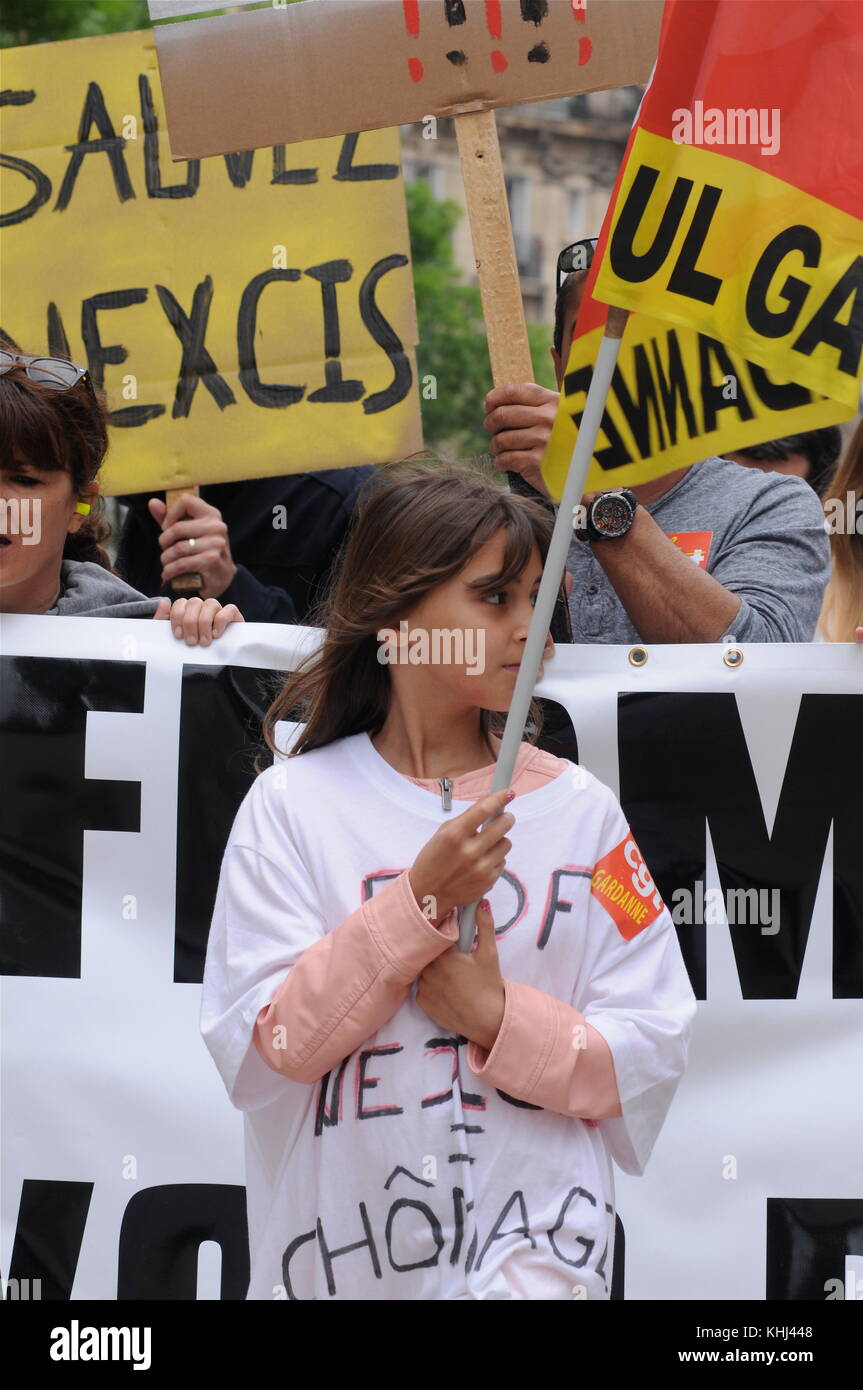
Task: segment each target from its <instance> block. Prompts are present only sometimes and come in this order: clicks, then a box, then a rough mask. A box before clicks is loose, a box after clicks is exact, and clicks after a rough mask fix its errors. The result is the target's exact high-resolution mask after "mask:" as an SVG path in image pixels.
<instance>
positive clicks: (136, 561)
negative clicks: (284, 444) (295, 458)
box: [116, 464, 375, 624]
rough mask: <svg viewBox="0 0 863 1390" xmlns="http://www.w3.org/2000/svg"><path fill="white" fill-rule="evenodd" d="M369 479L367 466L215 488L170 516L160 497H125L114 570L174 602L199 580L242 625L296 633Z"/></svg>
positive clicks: (206, 594) (185, 500) (182, 502)
mask: <svg viewBox="0 0 863 1390" xmlns="http://www.w3.org/2000/svg"><path fill="white" fill-rule="evenodd" d="M374 472H375V469H374V467H373V466H372V465H371V464H367V465H364V466H363V467H360V468H332V469H327V470H325V471H323V472H318V473H296V474H291V475H288V476H286V477H278V478H255V479H253V480H252V481H248V482H237V483H211V484H206V485H204V486H203V487H201V488H200V495H199V496H197V497H195V496H192V495H188V496H184V497H182V498H180V499H178V501H177V502H175V503H173V504H172V506H171V508H170V511H169V510H168V509H167V508H166V506H165V501H164V494H157V495H155V496H153V497H150V498H149V499H148V498H147V497H146V496H145V495H144V494H136V495H135V496H133V497H121V498H120V499H119V500H120V501H121V502H124V503H126V504H127V505H128V507H129V510H128V512H127V514H126V516H125V518H124V522H123V529H122V532H121V534H120V541H119V545H118V549H117V559H116V568H117V571H118V572H119V573H120V574H121V575H122V576H123V578H124V579H126V580H127V581H128V583H130V584H132V585H134V587H135V588H136V589H139V590H140V591H141V593H144V594H150V595H155V594H167V595H170V594H171V593H172V589H171V581H172V580H173V579H174V578H175V577H176V576H177V575H179V574H188V573H197V574H200V575H201V576H202V578H203V588H202V589H201V590H200V594H201V597H202V598H211V597H212V598H218V599H219V600H220V602H222V603H235V604H237V606H238V607H239V608H241V610H242V612H243V615H244V617H245V618H246V620H247V622H258V623H299V624H302V623H304V622H305V620H306V616H307V614H308V612H309V609H310V608H311V606H312V604H313V603H314V602H315V601H316V599H317V598H318V597H319V595H320V593H321V591H322V589H323V587H324V585H325V584H326V581H327V578H328V576H329V572H330V569H331V567H332V565H333V562H334V561H335V559H336V556H337V555H338V553H339V550H340V548H341V544H342V540H343V538H344V536H345V533H346V531H347V528H348V524H349V522H350V520H351V517H352V516H353V512H354V507H355V505H356V499H357V494H358V493H359V491H360V488H361V487H362V485H363V483H364V482H365V480H366V478H367V477H369V476H370V475H371V474H373V473H374ZM190 541H194V545H190Z"/></svg>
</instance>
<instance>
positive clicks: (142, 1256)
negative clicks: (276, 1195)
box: [117, 1182, 250, 1302]
mask: <svg viewBox="0 0 863 1390" xmlns="http://www.w3.org/2000/svg"><path fill="white" fill-rule="evenodd" d="M205 1240H214V1241H216V1242H217V1243H218V1244H219V1245H220V1246H221V1247H222V1284H221V1297H222V1298H223V1299H244V1298H245V1297H246V1293H247V1291H248V1288H249V1272H250V1271H249V1228H248V1223H247V1218H246V1189H245V1188H244V1187H237V1186H232V1185H229V1184H227V1183H192V1182H189V1183H175V1184H171V1185H165V1186H164V1187H147V1188H145V1189H144V1190H143V1192H136V1193H135V1195H134V1197H132V1198H131V1200H130V1201H129V1204H128V1206H127V1207H126V1210H125V1212H124V1213H123V1224H122V1226H121V1227H120V1258H119V1268H118V1270H117V1300H118V1302H119V1301H123V1300H126V1299H161V1300H167V1299H170V1300H179V1299H192V1300H194V1299H195V1298H196V1297H197V1290H198V1250H199V1248H200V1246H201V1243H202V1242H203V1241H205Z"/></svg>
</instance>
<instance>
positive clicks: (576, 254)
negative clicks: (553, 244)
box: [557, 236, 599, 294]
mask: <svg viewBox="0 0 863 1390" xmlns="http://www.w3.org/2000/svg"><path fill="white" fill-rule="evenodd" d="M598 241H599V237H596V236H589V237H583V238H582V239H581V241H574V242H573V243H572V245H571V246H564V248H563V250H562V251H561V253H560V255H559V256H558V258H557V293H558V294H560V288H561V285H562V284H563V282H564V280H565V279H566V277H567V275H572V274H574V273H575V271H577V270H589V268H590V263H591V261H592V260H593V253H594V251H595V250H596V243H597V242H598Z"/></svg>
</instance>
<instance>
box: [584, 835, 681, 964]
mask: <svg viewBox="0 0 863 1390" xmlns="http://www.w3.org/2000/svg"><path fill="white" fill-rule="evenodd" d="M590 891H591V893H592V894H593V896H594V897H595V898H596V899H597V901H598V902H601V903H602V906H603V907H604V908H605V910H606V912H607V913H608V914H609V915H610V916H611V917H613V918H614V921H615V924H616V926H617V930H618V931H619V932H620V934H621V936H623V937H625V938H626V940H627V941H631V940H632V938H633V937H634V936H637V935H638V933H639V932H640V931H643V930H644V928H645V927H649V926H650V924H651V922H655V921H656V919H657V917H658V916H659V914H660V912H662V910H663V908H664V906H665V904H664V903H663V901H662V898H661V897H660V896H659V890H658V889H657V887H656V884H655V883H654V882H653V879H652V877H651V874H650V870H649V869H648V867H647V865H646V864H645V862H644V860H643V859H642V857H641V851H640V850H639V848H638V845H637V844H636V843H635V841H634V840H633V838H632V836H631V835H629V836H627V838H626V839H625V840H621V842H620V844H619V845H615V847H614V849H613V850H610V851H609V852H608V854H605V855H603V857H602V859H599V860H597V864H596V868H595V869H594V871H593V877H592V878H591V880H590Z"/></svg>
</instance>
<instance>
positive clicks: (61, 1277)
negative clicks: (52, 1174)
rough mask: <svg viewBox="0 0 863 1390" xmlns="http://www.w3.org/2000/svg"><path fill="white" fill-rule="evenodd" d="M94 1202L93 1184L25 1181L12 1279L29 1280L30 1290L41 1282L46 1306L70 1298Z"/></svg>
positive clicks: (16, 1229)
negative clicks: (91, 1204)
mask: <svg viewBox="0 0 863 1390" xmlns="http://www.w3.org/2000/svg"><path fill="white" fill-rule="evenodd" d="M92 1196H93V1183H91V1182H60V1181H56V1180H50V1181H46V1180H43V1179H37V1178H25V1179H24V1181H23V1183H22V1184H21V1201H20V1203H19V1206H18V1221H17V1224H16V1226H15V1244H14V1245H13V1246H12V1260H11V1263H10V1265H9V1277H10V1279H17V1280H18V1281H19V1283H21V1282H23V1281H24V1280H25V1279H27V1280H29V1281H30V1284H31V1286H32V1283H33V1281H34V1280H37V1279H38V1280H39V1281H40V1285H39V1294H40V1297H41V1298H43V1299H44V1300H46V1301H47V1300H48V1299H53V1300H54V1301H56V1302H60V1301H62V1300H63V1299H67V1298H71V1297H72V1285H73V1284H74V1282H75V1271H76V1269H77V1268H78V1257H79V1255H80V1253H81V1242H82V1240H83V1239H84V1227H85V1226H86V1224H87V1212H88V1211H89V1210H90V1199H91V1197H92Z"/></svg>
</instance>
